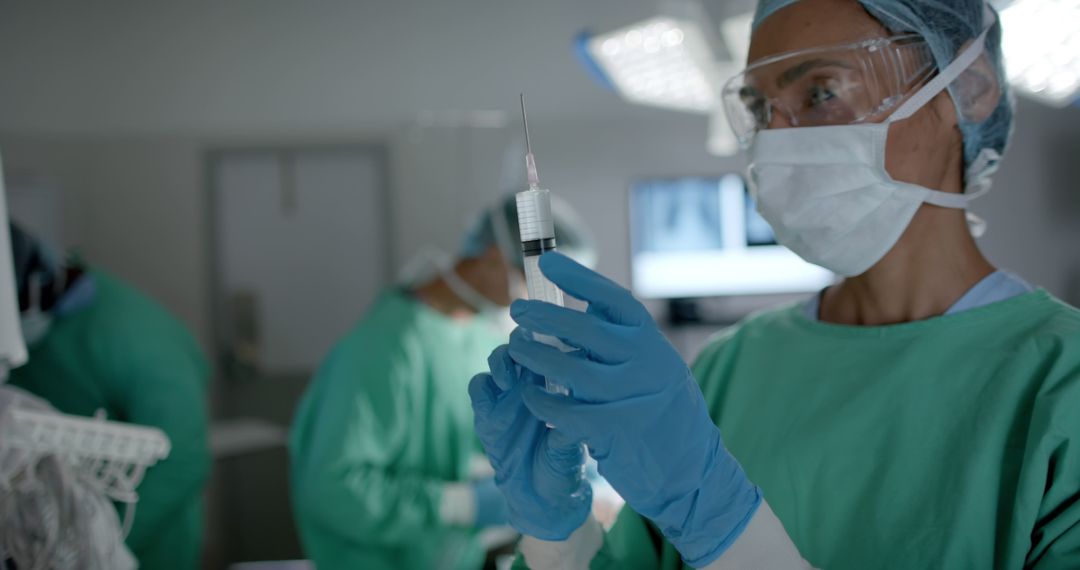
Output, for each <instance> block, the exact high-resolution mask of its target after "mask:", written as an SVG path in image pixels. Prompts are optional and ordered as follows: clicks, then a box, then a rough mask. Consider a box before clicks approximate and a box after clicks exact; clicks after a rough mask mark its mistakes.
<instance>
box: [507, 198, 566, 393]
mask: <svg viewBox="0 0 1080 570" xmlns="http://www.w3.org/2000/svg"><path fill="white" fill-rule="evenodd" d="M517 211H518V229H519V230H520V231H521V253H522V256H523V258H524V262H525V285H526V286H527V287H528V289H529V298H530V299H533V300H537V301H545V302H547V303H552V304H554V305H558V306H560V307H561V306H563V292H562V290H561V289H559V288H558V287H556V286H555V284H554V283H552V282H551V281H550V280H548V278H547V277H544V274H543V272H541V271H540V256H541V255H543V254H544V252H547V251H555V223H554V221H553V220H552V218H551V193H550V192H549V191H547V190H543V189H540V190H526V191H524V192H519V193H518V194H517ZM534 335H535V338H536V340H537V341H539V342H542V343H544V344H547V345H550V346H553V347H555V348H558V349H559V350H562V351H564V352H569V351H571V350H573V349H572V348H571V347H569V346H567V345H566V344H565V343H563V342H562V341H560V340H559V339H557V338H555V337H553V336H547V335H541V334H535V333H534ZM547 390H548V391H549V392H556V393H561V394H566V393H568V392H567V390H566V388H564V387H562V386H559V385H557V384H555V383H553V382H551V381H550V380H548V381H547Z"/></svg>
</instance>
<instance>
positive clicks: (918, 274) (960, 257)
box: [820, 204, 994, 326]
mask: <svg viewBox="0 0 1080 570" xmlns="http://www.w3.org/2000/svg"><path fill="white" fill-rule="evenodd" d="M993 272H994V267H993V266H992V265H991V264H990V262H988V261H987V260H986V258H985V257H983V255H982V252H980V251H979V248H978V246H977V245H976V244H975V240H974V238H972V236H971V232H970V231H969V230H968V226H967V220H966V217H965V214H964V211H963V210H953V209H948V208H940V207H937V206H931V205H926V204H924V205H923V206H922V207H921V208H920V209H919V211H918V213H917V214H916V215H915V217H914V218H913V219H912V222H911V224H910V225H909V226H908V228H907V230H906V231H905V232H904V235H903V236H902V237H901V238H900V241H899V242H897V244H896V246H894V247H893V248H892V250H890V251H889V253H888V254H886V256H885V257H884V258H882V259H881V261H879V262H878V263H877V264H875V265H874V266H873V267H871V268H870V269H869V270H868V271H867V272H866V273H863V274H862V275H859V276H857V277H851V278H848V279H845V280H844V281H843V282H841V283H840V284H839V285H836V286H834V287H830V288H829V289H827V290H826V291H825V294H824V295H823V296H822V302H821V315H820V317H821V320H822V321H826V322H832V323H837V324H847V325H864V326H877V325H887V324H896V323H904V322H911V321H919V320H923V319H928V318H930V317H934V316H937V315H941V314H943V313H944V312H945V311H947V310H948V309H949V307H951V306H952V305H953V304H954V303H956V301H957V300H959V299H960V297H962V296H963V295H964V293H966V292H967V291H969V290H970V289H971V288H972V287H974V286H975V284H976V283H978V282H979V281H981V280H982V279H984V278H985V277H986V276H987V275H990V274H991V273H993Z"/></svg>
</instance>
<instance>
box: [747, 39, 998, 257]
mask: <svg viewBox="0 0 1080 570" xmlns="http://www.w3.org/2000/svg"><path fill="white" fill-rule="evenodd" d="M991 23H992V21H991ZM988 30H989V25H988V26H987V27H986V28H985V29H984V30H983V33H982V35H980V36H979V37H978V38H977V39H976V40H975V41H974V42H972V43H971V45H970V46H968V47H967V48H966V49H965V50H964V51H963V52H962V53H961V54H960V55H959V56H957V58H956V59H955V60H954V61H953V62H952V63H951V64H949V65H948V66H947V67H946V68H945V69H944V70H942V71H941V72H940V73H939V74H938V75H937V77H935V78H934V79H933V80H931V81H930V82H928V83H927V84H926V85H925V86H923V88H922V89H920V90H919V91H918V92H916V93H915V94H914V95H912V96H911V98H910V99H908V100H907V101H906V102H904V104H903V105H901V106H900V107H899V108H898V109H897V110H896V112H894V113H893V114H892V115H891V116H889V118H888V119H886V120H885V121H884V122H882V123H868V124H856V125H843V126H826V127H801V128H785V129H773V130H763V131H761V132H759V133H757V134H756V135H755V138H754V142H753V146H752V147H751V149H750V154H751V159H750V180H751V183H752V186H751V188H752V192H753V196H754V199H755V201H756V202H757V207H758V211H759V212H761V215H762V216H763V217H764V218H765V220H766V221H768V222H769V224H770V225H771V226H772V228H773V231H774V232H775V233H776V239H777V241H779V242H780V243H781V244H783V245H784V246H786V247H788V248H789V249H791V250H792V251H794V252H795V253H797V254H798V255H799V256H800V257H802V258H803V259H805V260H807V261H809V262H810V263H814V264H816V265H820V266H822V267H824V268H826V269H829V270H831V271H834V272H836V273H838V274H840V275H844V276H848V277H851V276H855V275H859V274H861V273H863V272H865V271H866V270H867V269H869V268H870V267H871V266H873V265H874V264H875V263H877V262H878V261H879V260H881V258H882V257H884V256H885V254H886V253H888V252H889V250H890V249H892V247H893V246H894V245H896V242H897V241H898V240H899V239H900V236H901V235H902V234H903V233H904V230H906V229H907V227H908V224H910V223H911V219H912V218H913V217H914V216H915V212H916V211H918V209H919V207H920V206H922V204H923V203H924V202H926V203H929V204H934V205H935V206H941V207H945V208H957V209H963V208H966V207H967V205H968V202H970V201H971V200H974V199H975V198H977V197H978V196H980V195H982V194H983V193H985V192H986V191H987V190H988V189H989V184H988V183H987V182H988V181H989V179H988V178H987V177H986V176H979V177H975V176H972V177H971V178H970V179H969V183H968V188H967V192H966V193H964V194H954V193H950V192H941V191H937V190H931V189H929V188H924V187H922V186H918V185H915V184H908V183H905V182H899V181H896V180H893V178H892V177H891V176H889V174H888V172H886V171H885V145H886V141H887V139H888V136H889V125H890V124H891V123H893V122H896V121H901V120H903V119H906V118H908V117H910V116H911V115H913V114H914V113H915V112H916V111H918V110H919V109H920V108H922V107H923V106H925V105H926V104H927V103H928V102H929V101H930V100H931V99H933V98H934V97H935V96H936V95H937V94H938V93H940V92H941V91H942V90H944V89H945V88H946V87H948V85H949V84H950V83H952V82H953V80H955V79H956V78H957V77H959V76H960V74H961V73H963V72H964V71H965V70H966V69H967V68H968V67H970V66H971V64H972V63H974V62H975V60H976V59H977V58H978V57H979V55H980V54H982V51H983V45H984V44H985V39H986V33H987V31H988ZM997 158H999V157H997V156H996V153H992V152H984V154H983V155H980V158H979V160H977V161H976V163H977V164H973V165H972V166H971V168H969V172H973V173H974V172H981V173H986V172H990V171H992V169H989V168H987V162H988V161H992V160H996V159H997Z"/></svg>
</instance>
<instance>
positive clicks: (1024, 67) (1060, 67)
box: [1001, 0, 1080, 107]
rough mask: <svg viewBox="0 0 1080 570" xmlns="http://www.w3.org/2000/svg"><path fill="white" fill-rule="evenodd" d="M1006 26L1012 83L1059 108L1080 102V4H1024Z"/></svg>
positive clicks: (1068, 0)
mask: <svg viewBox="0 0 1080 570" xmlns="http://www.w3.org/2000/svg"><path fill="white" fill-rule="evenodd" d="M1001 26H1002V29H1003V30H1004V32H1003V34H1004V35H1003V38H1002V49H1003V51H1004V54H1005V68H1006V71H1007V73H1008V76H1009V83H1011V84H1013V86H1015V87H1016V89H1017V90H1018V91H1020V92H1021V93H1024V94H1026V95H1029V96H1031V97H1034V98H1036V99H1039V100H1041V101H1044V102H1046V103H1049V104H1051V105H1056V106H1062V107H1063V106H1065V105H1068V104H1069V103H1070V102H1072V101H1074V100H1076V99H1077V98H1078V97H1080V0H1019V1H1017V2H1014V3H1012V4H1011V5H1009V6H1008V7H1007V8H1005V9H1004V10H1002V11H1001Z"/></svg>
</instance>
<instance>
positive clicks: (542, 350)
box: [510, 328, 618, 401]
mask: <svg viewBox="0 0 1080 570" xmlns="http://www.w3.org/2000/svg"><path fill="white" fill-rule="evenodd" d="M517 330H518V331H521V332H517V334H511V335H510V356H511V357H512V358H513V359H514V361H515V362H517V363H518V364H520V365H521V366H523V367H525V368H527V369H528V370H530V371H532V372H533V373H535V374H536V375H537V376H540V377H542V378H545V379H548V380H551V381H552V382H555V383H557V384H560V385H562V386H565V387H567V388H569V389H570V391H571V392H572V393H573V394H574V397H576V398H578V399H580V400H585V401H602V400H604V399H606V398H605V396H610V394H604V388H605V387H604V386H602V385H598V384H599V383H598V382H597V381H596V379H597V378H605V377H607V375H606V374H604V371H605V369H606V368H607V365H604V364H601V363H599V362H596V361H593V360H589V359H588V358H586V357H585V355H584V354H582V353H580V352H577V351H575V352H562V351H561V350H559V349H557V348H554V347H551V346H548V345H546V344H543V343H541V342H537V341H536V340H533V339H532V338H531V335H529V333H528V332H527V331H524V330H523V329H520V328H519V329H517ZM515 332H516V331H515ZM529 385H535V384H533V383H524V386H529ZM617 388H618V387H617V386H609V387H607V389H608V391H609V392H610V391H612V390H616V389H617Z"/></svg>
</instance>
